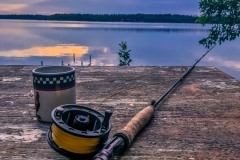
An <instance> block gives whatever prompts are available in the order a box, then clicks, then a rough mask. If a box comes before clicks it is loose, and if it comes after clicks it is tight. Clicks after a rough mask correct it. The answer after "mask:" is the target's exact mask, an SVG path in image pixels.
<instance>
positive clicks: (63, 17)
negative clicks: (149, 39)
mask: <svg viewBox="0 0 240 160" xmlns="http://www.w3.org/2000/svg"><path fill="white" fill-rule="evenodd" d="M198 18H199V17H198V16H192V15H179V14H66V13H63V14H53V15H40V14H36V15H31V14H21V15H17V14H10V15H1V14H0V19H23V20H57V21H100V22H153V23H154V22H161V23H195V21H196V20H197V19H198Z"/></svg>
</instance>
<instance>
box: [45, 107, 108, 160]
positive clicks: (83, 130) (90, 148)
mask: <svg viewBox="0 0 240 160" xmlns="http://www.w3.org/2000/svg"><path fill="white" fill-rule="evenodd" d="M111 115H112V112H111V111H110V110H106V111H105V116H104V115H103V114H101V113H99V112H97V111H96V110H93V109H91V108H88V107H85V106H80V105H75V104H66V105H61V106H59V107H57V108H55V109H54V110H53V111H52V113H51V118H52V121H53V123H52V125H51V127H50V129H49V130H48V132H47V140H48V143H49V145H50V146H51V147H52V148H53V149H54V150H55V151H57V152H58V153H60V154H62V155H64V156H67V157H70V158H78V159H79V158H80V159H89V158H92V157H93V156H94V155H95V154H96V153H97V152H98V151H99V150H100V149H101V148H102V147H103V146H104V143H105V142H106V141H107V139H108V135H109V132H110V130H111V123H110V121H109V120H110V117H111Z"/></svg>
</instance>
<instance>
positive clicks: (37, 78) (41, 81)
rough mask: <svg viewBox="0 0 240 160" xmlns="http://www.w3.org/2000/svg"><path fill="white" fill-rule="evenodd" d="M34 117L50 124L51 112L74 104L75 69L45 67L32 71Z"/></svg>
mask: <svg viewBox="0 0 240 160" xmlns="http://www.w3.org/2000/svg"><path fill="white" fill-rule="evenodd" d="M32 75H33V87H34V98H35V109H36V117H37V119H38V120H39V121H43V122H52V120H51V112H52V110H53V109H54V108H56V107H57V106H60V105H63V104H76V91H75V69H74V68H73V67H69V66H46V67H39V68H36V69H34V70H33V71H32Z"/></svg>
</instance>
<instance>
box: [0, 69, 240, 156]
mask: <svg viewBox="0 0 240 160" xmlns="http://www.w3.org/2000/svg"><path fill="white" fill-rule="evenodd" d="M36 67H38V66H0V159H54V160H55V159H67V158H66V157H64V156H62V155H60V154H58V153H57V152H55V151H54V150H53V149H52V148H51V147H50V146H49V145H48V143H47V140H46V131H47V129H48V128H49V125H50V124H47V123H40V122H38V121H37V120H36V117H35V108H34V98H33V92H32V90H33V87H32V75H31V71H32V70H33V69H34V68H36ZM75 69H76V96H77V104H81V105H85V106H88V107H92V108H95V107H96V105H97V104H98V103H100V101H102V100H103V99H104V98H105V97H106V96H108V95H109V94H111V93H114V92H116V91H118V90H121V89H124V88H128V87H133V86H137V85H142V84H147V83H155V82H163V83H162V84H158V85H150V86H146V87H142V88H138V89H135V90H130V91H126V92H123V93H120V94H118V95H116V96H114V97H112V98H110V99H108V100H107V101H106V102H105V103H103V105H102V106H101V107H100V108H99V111H100V112H102V113H104V110H105V109H111V110H113V112H114V113H113V116H112V118H111V123H112V125H113V129H112V131H111V134H110V137H112V135H114V133H116V130H118V129H121V128H122V127H123V126H124V125H125V124H126V123H127V122H128V121H129V120H130V119H131V118H132V117H133V116H134V115H135V114H136V113H137V112H138V111H140V110H141V109H142V108H144V107H145V106H147V105H148V104H150V102H151V101H152V100H155V99H157V98H158V97H159V96H160V95H161V94H163V93H164V92H165V91H166V90H167V89H168V88H169V87H170V86H171V85H172V84H173V83H174V82H175V81H171V82H164V81H166V80H171V79H174V78H176V77H179V76H180V75H182V74H183V71H182V67H75ZM239 157H240V82H238V81H237V80H235V79H234V78H232V77H230V76H229V75H227V74H225V73H223V72H221V71H219V70H218V69H216V68H214V67H196V68H195V69H194V70H193V71H192V73H191V74H190V75H189V76H188V77H187V78H186V79H185V81H183V82H182V83H181V84H180V85H179V86H178V87H177V88H176V89H175V90H174V91H173V92H172V93H171V94H170V95H169V96H168V97H167V99H166V100H165V101H164V102H163V103H161V104H160V105H159V106H158V108H157V110H156V112H155V114H154V117H153V119H152V120H151V122H150V123H149V124H148V125H147V126H146V127H145V128H144V129H143V130H142V131H141V132H140V133H139V134H138V136H137V137H136V138H135V140H134V142H133V143H132V145H131V147H130V148H129V149H127V151H126V152H125V153H124V155H121V156H119V157H117V158H116V159H121V160H148V159H149V160H161V159H167V160H170V159H172V160H176V159H184V160H185V159H188V160H197V159H211V160H212V159H223V160H227V159H239Z"/></svg>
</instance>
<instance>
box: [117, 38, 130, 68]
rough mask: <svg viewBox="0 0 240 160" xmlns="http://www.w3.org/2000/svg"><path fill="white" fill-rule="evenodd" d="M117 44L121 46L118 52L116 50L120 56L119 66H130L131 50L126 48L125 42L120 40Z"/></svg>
mask: <svg viewBox="0 0 240 160" xmlns="http://www.w3.org/2000/svg"><path fill="white" fill-rule="evenodd" d="M119 46H120V47H121V49H119V52H117V53H118V55H119V57H120V59H119V66H130V63H131V62H132V60H131V59H130V52H131V50H128V49H127V42H121V43H120V44H119Z"/></svg>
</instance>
